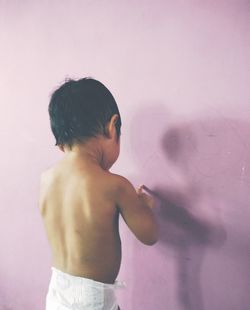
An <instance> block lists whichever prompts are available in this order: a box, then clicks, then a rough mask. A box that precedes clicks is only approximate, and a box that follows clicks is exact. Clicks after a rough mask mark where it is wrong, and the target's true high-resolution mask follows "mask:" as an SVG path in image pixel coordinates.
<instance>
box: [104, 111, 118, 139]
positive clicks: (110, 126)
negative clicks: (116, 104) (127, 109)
mask: <svg viewBox="0 0 250 310" xmlns="http://www.w3.org/2000/svg"><path fill="white" fill-rule="evenodd" d="M118 117H119V116H118V114H114V115H113V116H112V117H111V119H110V121H109V122H108V123H107V125H106V127H105V135H106V136H107V137H108V138H111V137H112V135H113V134H115V132H116V129H115V124H116V122H117V121H118Z"/></svg>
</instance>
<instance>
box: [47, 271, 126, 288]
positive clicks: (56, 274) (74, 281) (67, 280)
mask: <svg viewBox="0 0 250 310" xmlns="http://www.w3.org/2000/svg"><path fill="white" fill-rule="evenodd" d="M51 270H52V279H53V280H55V281H56V282H60V284H61V285H62V283H64V284H65V286H68V287H69V286H71V285H92V286H95V287H100V288H104V287H109V288H114V289H119V288H125V287H126V283H125V282H124V281H119V280H115V282H114V283H113V284H109V283H104V282H99V281H95V280H93V279H90V278H85V277H79V276H74V275H71V274H69V273H66V272H63V271H61V270H59V269H57V268H55V267H51Z"/></svg>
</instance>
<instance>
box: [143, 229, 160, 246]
mask: <svg viewBox="0 0 250 310" xmlns="http://www.w3.org/2000/svg"><path fill="white" fill-rule="evenodd" d="M158 239H159V233H158V231H157V230H156V231H155V232H154V233H152V234H151V235H150V237H148V238H147V239H145V240H143V243H144V244H146V245H154V244H156V242H157V241H158Z"/></svg>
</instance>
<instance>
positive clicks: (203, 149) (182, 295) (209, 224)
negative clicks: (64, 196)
mask: <svg viewBox="0 0 250 310" xmlns="http://www.w3.org/2000/svg"><path fill="white" fill-rule="evenodd" d="M168 118H169V114H167V111H166V110H165V108H164V106H163V105H159V106H157V105H154V106H153V107H152V106H150V107H148V108H147V109H145V110H142V111H139V112H138V113H137V114H136V116H135V118H134V121H132V124H131V133H132V135H131V143H132V149H133V153H134V154H135V156H136V157H135V159H136V161H137V163H138V173H139V175H140V180H137V181H139V182H138V184H139V183H145V184H146V185H148V186H149V187H150V188H151V190H152V191H153V193H154V196H155V198H156V202H157V208H156V210H155V212H156V215H157V218H158V221H159V226H160V240H159V242H158V244H157V245H156V246H155V247H156V249H157V250H158V251H159V253H161V257H164V255H165V254H166V253H167V251H169V250H172V251H173V252H174V262H175V266H176V269H175V270H176V274H175V280H176V283H177V285H176V290H177V292H175V294H176V296H177V299H178V303H179V306H180V307H181V309H183V310H203V309H204V304H203V303H204V302H203V291H202V283H201V268H202V262H203V259H204V255H205V252H206V250H207V249H208V248H213V249H214V250H216V249H218V248H220V247H222V245H223V244H224V243H225V241H226V239H227V233H226V231H225V228H224V227H223V226H224V225H223V224H222V220H221V212H222V211H223V212H224V209H229V210H233V209H234V208H235V204H236V203H237V208H242V209H244V208H246V205H247V201H249V200H250V194H249V191H248V190H247V187H248V186H249V183H250V174H249V171H250V169H249V168H250V166H249V162H250V161H249V159H250V158H249V157H250V155H249V154H250V143H248V140H249V136H250V124H248V123H244V122H243V121H239V120H236V119H230V118H225V117H223V116H218V115H216V114H215V116H214V117H213V118H209V119H202V120H192V121H190V122H187V121H185V122H183V123H179V124H171V123H170V122H169V121H168ZM135 120H136V121H135ZM169 123H170V125H169ZM134 133H136V135H135V134H134ZM162 133H163V134H162ZM247 165H248V166H247ZM142 180H143V181H142ZM133 181H134V180H133ZM227 211H228V210H227ZM243 213H244V212H243ZM244 216H245V215H244V214H243V216H242V219H241V220H242V221H241V222H239V225H245V227H248V223H247V220H246V219H244ZM229 220H230V218H229ZM231 220H233V219H231ZM231 226H232V227H233V228H230V229H233V230H234V229H235V228H236V229H237V227H235V225H230V227H231ZM230 233H234V232H232V231H230ZM249 233H250V231H249ZM138 254H139V255H138ZM134 257H135V268H134V270H135V272H136V270H140V265H141V264H142V262H144V264H145V265H146V264H150V263H151V262H150V261H148V262H147V258H145V257H144V256H143V254H141V256H140V253H136V247H135V248H134ZM145 259H146V260H145ZM157 259H160V256H159V257H158V258H157ZM160 265H161V264H160ZM155 266H157V264H156V265H155ZM145 267H146V266H145ZM211 267H213V266H211ZM213 271H214V270H213V269H212V268H211V272H213ZM137 273H139V271H138V272H137ZM157 273H158V274H161V273H162V270H158V271H157V270H154V271H152V274H151V275H149V277H151V280H153V279H152V278H153V277H157ZM135 276H136V278H137V279H140V278H142V275H141V274H137V275H135ZM165 277H166V281H168V280H170V279H169V278H168V275H166V276H165ZM171 280H172V279H171ZM203 281H206V278H205V279H203ZM220 281H221V283H220ZM144 283H145V282H144ZM144 283H142V285H141V286H140V285H138V288H137V291H136V292H135V293H134V295H133V298H134V301H133V307H134V309H136V308H138V309H139V307H140V306H142V305H143V300H142V298H140V296H145V294H146V292H145V284H144ZM166 283H167V282H166ZM138 284H139V283H138ZM220 284H221V285H223V279H218V285H220ZM168 285H169V284H168ZM140 290H141V291H140ZM146 290H147V289H146ZM148 293H149V294H146V296H147V302H148V305H147V304H145V305H144V309H152V306H153V304H154V305H155V306H156V304H155V303H156V301H157V300H159V298H160V300H161V301H160V303H159V305H157V309H166V307H167V306H168V304H166V302H167V300H166V299H165V300H166V302H164V304H163V305H162V301H163V300H164V297H165V296H166V294H167V293H166V288H164V287H158V288H157V293H155V294H154V292H152V288H151V291H149V292H148ZM150 295H151V297H149V296H150ZM159 296H160V297H159ZM150 298H151V300H150ZM149 304H150V306H149ZM221 306H222V305H221ZM178 309H180V308H179V307H178ZM221 309H226V307H225V308H223V306H222V307H221Z"/></svg>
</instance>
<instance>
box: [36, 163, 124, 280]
mask: <svg viewBox="0 0 250 310" xmlns="http://www.w3.org/2000/svg"><path fill="white" fill-rule="evenodd" d="M117 178H119V176H116V175H114V174H111V173H110V172H108V171H105V170H103V169H101V168H99V167H97V166H94V165H92V166H91V165H86V166H84V165H82V164H81V165H79V164H77V162H70V161H67V160H62V161H61V162H59V163H58V164H57V165H56V166H55V167H53V168H51V169H49V170H48V171H46V172H45V173H43V175H42V178H41V191H40V211H41V214H42V218H43V221H44V225H45V229H46V233H47V236H48V240H49V243H50V246H51V248H52V256H53V265H54V267H56V268H58V269H60V270H62V271H64V272H66V273H69V274H72V275H76V276H82V277H86V278H91V279H93V280H96V281H100V282H106V283H113V282H114V280H115V279H116V277H117V274H118V272H119V268H120V263H121V242H120V236H119V229H118V218H119V210H118V208H117V206H116V203H115V197H116V196H117V195H116V191H117Z"/></svg>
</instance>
